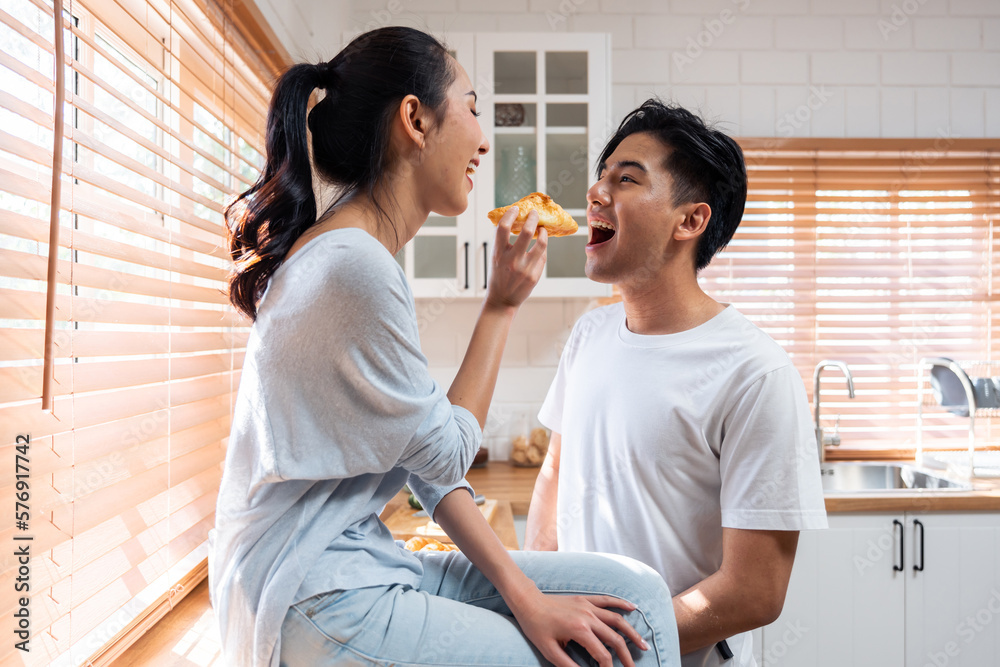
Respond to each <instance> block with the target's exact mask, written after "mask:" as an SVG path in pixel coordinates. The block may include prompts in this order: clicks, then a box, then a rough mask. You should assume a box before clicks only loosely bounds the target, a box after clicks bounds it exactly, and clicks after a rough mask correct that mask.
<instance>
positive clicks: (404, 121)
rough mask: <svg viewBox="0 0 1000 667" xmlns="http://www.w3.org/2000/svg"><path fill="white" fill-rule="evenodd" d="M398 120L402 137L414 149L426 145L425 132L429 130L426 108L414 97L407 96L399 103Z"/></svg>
mask: <svg viewBox="0 0 1000 667" xmlns="http://www.w3.org/2000/svg"><path fill="white" fill-rule="evenodd" d="M399 120H400V124H401V125H402V129H403V135H404V136H405V137H406V139H407V140H408V141H409V142H412V144H413V147H415V148H424V147H425V146H426V145H427V131H428V130H429V129H430V117H429V114H428V108H427V106H426V105H425V104H421V102H420V99H419V98H418V97H417V96H416V95H407V96H406V97H404V98H403V101H402V102H400V103H399Z"/></svg>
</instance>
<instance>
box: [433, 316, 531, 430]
mask: <svg viewBox="0 0 1000 667" xmlns="http://www.w3.org/2000/svg"><path fill="white" fill-rule="evenodd" d="M516 313H517V307H516V306H510V305H505V304H494V303H492V302H491V301H490V299H487V300H486V301H485V303H484V304H483V310H482V312H481V313H480V314H479V320H478V321H477V322H476V327H475V328H474V329H473V330H472V339H471V340H470V341H469V349H468V350H467V351H466V353H465V358H464V359H463V360H462V365H461V367H459V369H458V374H457V375H456V376H455V380H454V381H453V382H452V383H451V388H450V389H449V390H448V400H450V401H451V402H452V404H454V405H460V406H462V407H463V408H465V409H466V410H468V411H469V412H471V413H472V414H474V415H475V416H476V419H477V420H479V426H480V427H481V428H482V427H485V426H486V415H487V413H488V412H489V409H490V401H491V400H492V398H493V390H494V389H495V388H496V384H497V374H498V373H499V372H500V360H501V359H502V358H503V349H504V346H505V345H506V344H507V334H508V333H509V332H510V325H511V322H513V321H514V315H515V314H516Z"/></svg>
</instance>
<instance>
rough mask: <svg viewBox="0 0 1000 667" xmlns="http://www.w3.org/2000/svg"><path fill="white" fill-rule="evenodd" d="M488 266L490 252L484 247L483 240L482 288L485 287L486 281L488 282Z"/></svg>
mask: <svg viewBox="0 0 1000 667" xmlns="http://www.w3.org/2000/svg"><path fill="white" fill-rule="evenodd" d="M489 266H490V254H489V250H488V249H487V247H486V241H483V289H486V288H487V283H488V282H489V274H488V272H489Z"/></svg>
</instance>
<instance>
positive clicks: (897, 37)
mask: <svg viewBox="0 0 1000 667" xmlns="http://www.w3.org/2000/svg"><path fill="white" fill-rule="evenodd" d="M844 45H845V46H846V47H847V48H848V49H860V50H863V51H893V50H900V49H911V48H913V22H912V21H910V20H908V19H907V20H905V21H902V22H900V23H899V24H898V25H897V24H895V23H893V22H892V21H890V20H888V19H886V18H885V17H874V16H866V17H864V18H853V17H851V18H845V19H844Z"/></svg>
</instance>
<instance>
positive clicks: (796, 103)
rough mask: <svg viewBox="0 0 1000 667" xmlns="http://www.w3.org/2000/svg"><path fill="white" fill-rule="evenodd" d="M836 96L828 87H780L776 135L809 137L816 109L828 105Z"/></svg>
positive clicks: (778, 90)
mask: <svg viewBox="0 0 1000 667" xmlns="http://www.w3.org/2000/svg"><path fill="white" fill-rule="evenodd" d="M834 94H835V91H834V89H832V88H830V87H828V86H824V87H814V86H778V87H777V114H776V118H775V123H774V130H775V132H774V133H775V135H776V136H779V137H808V136H809V126H810V122H811V121H812V118H813V115H814V114H815V112H816V109H818V108H820V107H822V106H823V105H825V104H828V103H829V102H830V100H831V99H833V97H834Z"/></svg>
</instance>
